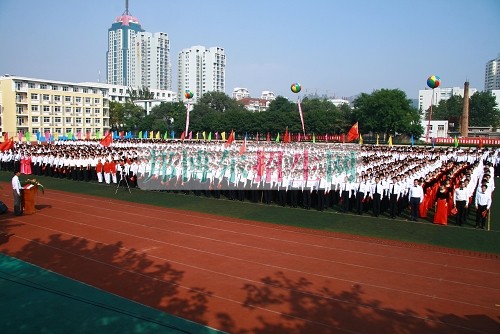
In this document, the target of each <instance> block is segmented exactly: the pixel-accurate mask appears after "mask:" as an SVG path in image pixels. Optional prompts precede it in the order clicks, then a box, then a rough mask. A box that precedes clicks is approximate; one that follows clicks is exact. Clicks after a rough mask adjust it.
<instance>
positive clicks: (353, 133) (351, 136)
mask: <svg viewBox="0 0 500 334" xmlns="http://www.w3.org/2000/svg"><path fill="white" fill-rule="evenodd" d="M358 138H359V130H358V122H356V123H355V124H354V125H353V126H352V127H351V130H349V132H348V133H347V142H350V141H353V140H355V139H358Z"/></svg>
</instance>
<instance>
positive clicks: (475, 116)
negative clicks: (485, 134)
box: [469, 92, 500, 129]
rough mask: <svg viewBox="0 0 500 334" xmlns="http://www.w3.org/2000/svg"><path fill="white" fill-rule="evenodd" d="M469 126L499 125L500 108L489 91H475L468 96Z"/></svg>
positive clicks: (496, 126)
mask: <svg viewBox="0 0 500 334" xmlns="http://www.w3.org/2000/svg"><path fill="white" fill-rule="evenodd" d="M469 107H470V109H469V126H492V127H493V128H494V129H496V128H498V126H499V125H500V110H499V109H498V108H497V107H498V105H497V103H496V101H495V97H494V96H493V94H491V92H476V93H475V94H474V95H472V96H471V98H470V104H469Z"/></svg>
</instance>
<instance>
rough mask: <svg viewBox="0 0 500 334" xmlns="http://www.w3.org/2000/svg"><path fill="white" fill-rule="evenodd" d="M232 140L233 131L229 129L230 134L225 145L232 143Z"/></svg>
mask: <svg viewBox="0 0 500 334" xmlns="http://www.w3.org/2000/svg"><path fill="white" fill-rule="evenodd" d="M233 141H234V131H233V130H231V134H230V135H229V138H227V142H226V144H225V146H226V147H227V146H229V145H231V144H232V143H233Z"/></svg>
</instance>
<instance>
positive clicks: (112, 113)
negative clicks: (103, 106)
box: [109, 101, 125, 130]
mask: <svg viewBox="0 0 500 334" xmlns="http://www.w3.org/2000/svg"><path fill="white" fill-rule="evenodd" d="M123 123H125V112H124V107H123V104H122V103H119V102H116V101H110V102H109V125H110V127H111V129H113V130H116V129H118V124H123Z"/></svg>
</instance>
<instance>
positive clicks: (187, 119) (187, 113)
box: [184, 102, 191, 133]
mask: <svg viewBox="0 0 500 334" xmlns="http://www.w3.org/2000/svg"><path fill="white" fill-rule="evenodd" d="M190 109H191V105H190V104H189V102H188V104H187V106H186V128H185V129H184V133H188V130H189V110H190Z"/></svg>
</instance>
